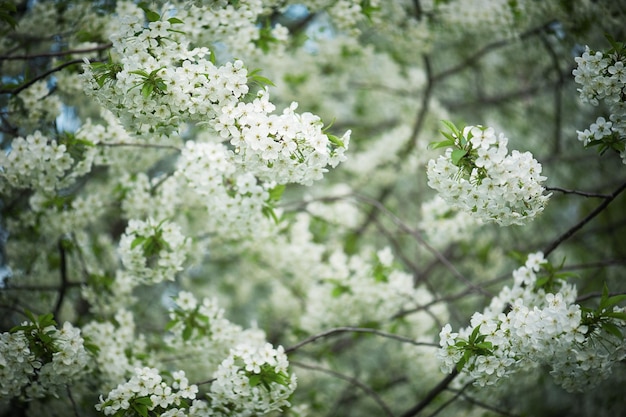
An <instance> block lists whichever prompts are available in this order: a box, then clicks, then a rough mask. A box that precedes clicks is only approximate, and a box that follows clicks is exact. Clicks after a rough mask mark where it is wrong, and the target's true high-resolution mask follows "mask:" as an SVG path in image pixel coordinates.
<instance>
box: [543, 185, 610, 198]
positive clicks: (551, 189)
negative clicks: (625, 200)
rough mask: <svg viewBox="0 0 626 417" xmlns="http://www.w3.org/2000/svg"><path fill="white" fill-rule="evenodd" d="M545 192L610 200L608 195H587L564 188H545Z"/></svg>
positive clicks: (583, 192) (586, 193)
mask: <svg viewBox="0 0 626 417" xmlns="http://www.w3.org/2000/svg"><path fill="white" fill-rule="evenodd" d="M546 191H557V192H559V193H563V194H576V195H580V196H583V197H596V198H605V199H606V198H611V196H610V195H608V194H598V193H588V192H585V191H577V190H567V189H565V188H560V187H546Z"/></svg>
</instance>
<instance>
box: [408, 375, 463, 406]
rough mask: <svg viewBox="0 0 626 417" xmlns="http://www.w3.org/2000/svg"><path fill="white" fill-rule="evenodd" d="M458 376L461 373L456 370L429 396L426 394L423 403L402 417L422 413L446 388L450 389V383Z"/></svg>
mask: <svg viewBox="0 0 626 417" xmlns="http://www.w3.org/2000/svg"><path fill="white" fill-rule="evenodd" d="M458 374H459V372H458V371H457V370H456V369H455V370H453V371H452V372H450V373H449V374H448V375H447V376H446V377H445V378H444V379H442V380H441V382H439V383H438V384H437V385H436V386H435V387H434V388H433V389H432V390H430V392H428V394H426V397H424V399H423V400H422V401H420V402H419V403H418V404H416V405H415V406H413V407H411V408H410V409H408V410H407V411H405V412H404V413H403V414H402V415H401V416H400V417H413V416H416V415H417V414H419V412H420V411H422V410H423V409H424V408H426V407H427V406H428V404H430V403H431V402H432V401H433V400H434V399H435V398H437V396H439V394H441V393H442V392H443V391H444V390H445V389H446V388H448V385H450V383H451V382H452V381H453V380H454V378H456V377H457V375H458Z"/></svg>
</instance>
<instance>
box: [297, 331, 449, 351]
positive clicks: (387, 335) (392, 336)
mask: <svg viewBox="0 0 626 417" xmlns="http://www.w3.org/2000/svg"><path fill="white" fill-rule="evenodd" d="M341 333H370V334H375V335H376V336H381V337H385V338H387V339H393V340H398V341H400V342H402V343H410V344H412V345H415V346H434V347H439V345H438V344H436V343H427V342H417V341H415V340H413V339H410V338H408V337H404V336H399V335H397V334H393V333H387V332H383V331H382V330H377V329H371V328H369V327H336V328H334V329H330V330H326V331H325V332H322V333H319V334H316V335H313V336H310V337H308V338H306V339H304V340H303V341H301V342H299V343H296V344H295V345H293V346H291V347H288V348H286V349H285V353H287V354H289V353H292V352H295V351H296V350H298V349H300V348H301V347H302V346H305V345H308V344H310V343H313V342H315V341H316V340H319V339H323V338H325V337H329V336H333V335H336V334H341Z"/></svg>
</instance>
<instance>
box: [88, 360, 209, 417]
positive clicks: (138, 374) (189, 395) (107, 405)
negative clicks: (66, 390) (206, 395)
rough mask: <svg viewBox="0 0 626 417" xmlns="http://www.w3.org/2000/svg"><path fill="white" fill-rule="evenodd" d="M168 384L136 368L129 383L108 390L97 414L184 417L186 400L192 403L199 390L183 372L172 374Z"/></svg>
mask: <svg viewBox="0 0 626 417" xmlns="http://www.w3.org/2000/svg"><path fill="white" fill-rule="evenodd" d="M172 380H173V381H172V382H171V384H168V383H167V382H166V381H164V380H163V377H162V376H161V374H160V373H159V370H158V369H155V368H148V367H143V368H136V369H135V373H134V375H133V376H132V378H130V379H129V380H128V381H126V382H124V383H122V384H119V385H118V386H117V387H116V388H114V389H113V390H111V391H110V392H109V394H108V395H107V397H106V398H102V396H101V397H100V402H99V403H98V404H96V410H98V411H101V412H102V413H103V414H104V415H105V416H112V415H116V414H117V413H118V412H119V411H120V410H133V411H136V412H137V413H138V414H139V415H148V412H149V411H150V412H152V413H154V414H155V415H159V416H179V415H181V414H182V415H186V414H184V411H182V410H185V409H186V408H188V404H187V402H186V400H194V399H195V398H196V394H197V393H198V387H197V386H196V385H194V384H189V381H188V379H187V378H186V376H185V372H184V371H176V372H173V373H172Z"/></svg>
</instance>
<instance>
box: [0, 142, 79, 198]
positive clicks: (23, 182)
mask: <svg viewBox="0 0 626 417" xmlns="http://www.w3.org/2000/svg"><path fill="white" fill-rule="evenodd" d="M72 163H73V160H72V157H71V156H70V155H69V153H68V152H67V147H66V146H65V145H63V144H59V143H58V142H57V141H56V140H49V139H48V138H47V137H46V136H44V135H43V134H42V133H41V132H40V131H36V132H34V133H33V134H32V135H28V136H26V138H22V137H17V138H15V139H14V140H13V142H12V143H11V151H10V152H9V153H8V154H5V153H4V152H0V166H2V168H3V169H2V171H0V191H2V192H3V193H5V192H7V190H8V189H9V188H34V189H37V190H42V191H45V192H48V193H50V192H53V191H54V190H55V189H57V188H58V187H59V183H60V180H61V178H62V177H63V176H64V175H65V173H66V171H67V170H69V169H70V168H71V167H72Z"/></svg>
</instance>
